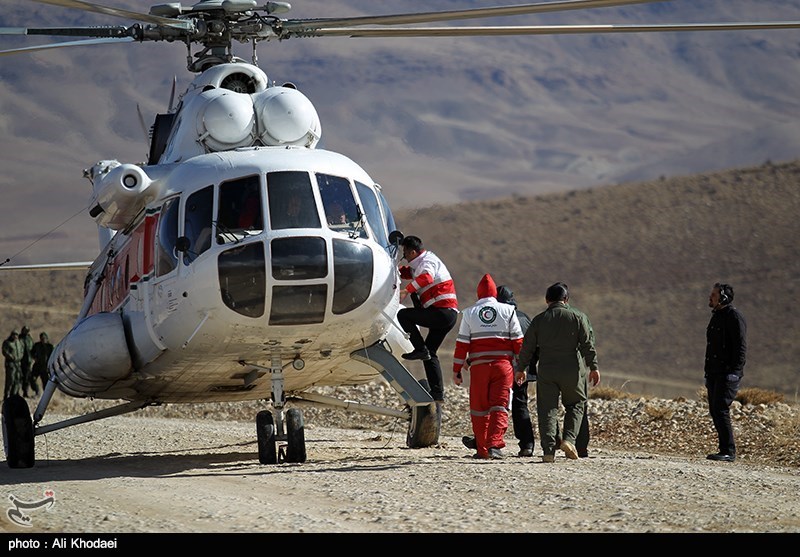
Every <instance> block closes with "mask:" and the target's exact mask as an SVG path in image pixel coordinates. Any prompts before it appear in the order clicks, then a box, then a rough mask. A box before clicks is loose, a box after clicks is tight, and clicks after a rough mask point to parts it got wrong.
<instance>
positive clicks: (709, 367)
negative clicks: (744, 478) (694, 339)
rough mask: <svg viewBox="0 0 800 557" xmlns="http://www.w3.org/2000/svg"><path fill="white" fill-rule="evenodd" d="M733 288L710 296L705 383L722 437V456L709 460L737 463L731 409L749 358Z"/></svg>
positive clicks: (717, 290)
mask: <svg viewBox="0 0 800 557" xmlns="http://www.w3.org/2000/svg"><path fill="white" fill-rule="evenodd" d="M732 303H733V287H732V286H731V285H730V284H724V283H719V282H718V283H716V284H715V285H714V286H713V287H712V288H711V294H710V295H709V296H708V307H710V308H711V320H710V321H709V323H708V327H707V328H706V359H705V380H706V391H707V393H708V412H709V414H711V419H712V420H713V421H714V428H715V429H716V430H717V436H718V437H719V452H718V453H715V454H710V455H708V456H707V457H706V458H708V459H709V460H718V461H722V462H733V461H734V460H736V443H735V442H734V439H733V427H732V426H731V414H730V406H731V403H732V402H733V400H734V399H735V398H736V394H737V393H738V392H739V383H740V382H741V380H742V375H743V374H744V364H745V357H746V355H747V324H746V323H745V320H744V317H743V316H742V314H741V313H740V312H739V310H737V309H736V308H735V307H733V305H732Z"/></svg>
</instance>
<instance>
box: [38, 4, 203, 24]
mask: <svg viewBox="0 0 800 557" xmlns="http://www.w3.org/2000/svg"><path fill="white" fill-rule="evenodd" d="M33 1H34V2H38V3H39V4H49V5H51V6H60V7H62V8H75V9H78V10H83V11H84V12H94V13H98V14H104V15H110V16H114V17H124V18H127V19H133V20H136V21H143V22H145V23H154V24H156V25H166V26H169V27H177V28H179V29H188V28H190V27H191V24H190V23H189V22H186V21H183V20H180V19H171V18H167V17H160V16H157V15H150V14H143V13H140V12H132V11H129V10H122V9H119V8H110V7H108V6H101V5H100V4H93V3H91V2H83V1H81V0H33Z"/></svg>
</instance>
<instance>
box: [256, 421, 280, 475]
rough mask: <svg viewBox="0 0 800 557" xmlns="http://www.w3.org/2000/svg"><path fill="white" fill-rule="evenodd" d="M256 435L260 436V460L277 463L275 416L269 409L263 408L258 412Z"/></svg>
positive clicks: (265, 462) (263, 462)
mask: <svg viewBox="0 0 800 557" xmlns="http://www.w3.org/2000/svg"><path fill="white" fill-rule="evenodd" d="M256 435H257V437H258V461H259V462H260V463H261V464H277V463H278V451H277V450H276V447H275V418H274V417H273V416H272V412H270V411H269V410H262V411H261V412H259V413H258V414H256Z"/></svg>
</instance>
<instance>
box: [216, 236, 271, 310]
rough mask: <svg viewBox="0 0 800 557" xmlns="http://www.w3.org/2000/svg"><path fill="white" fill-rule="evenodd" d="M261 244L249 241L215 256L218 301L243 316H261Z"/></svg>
mask: <svg viewBox="0 0 800 557" xmlns="http://www.w3.org/2000/svg"><path fill="white" fill-rule="evenodd" d="M266 283H267V277H266V263H265V261H264V245H263V244H262V243H261V242H252V243H249V244H245V245H242V246H238V247H235V248H232V249H229V250H227V251H225V252H223V253H221V254H220V256H219V286H220V294H221V295H222V301H223V302H224V303H225V305H226V306H228V307H229V308H231V309H232V310H233V311H235V312H236V313H240V314H242V315H245V316H247V317H261V316H262V315H264V297H265V296H266V292H267V287H266Z"/></svg>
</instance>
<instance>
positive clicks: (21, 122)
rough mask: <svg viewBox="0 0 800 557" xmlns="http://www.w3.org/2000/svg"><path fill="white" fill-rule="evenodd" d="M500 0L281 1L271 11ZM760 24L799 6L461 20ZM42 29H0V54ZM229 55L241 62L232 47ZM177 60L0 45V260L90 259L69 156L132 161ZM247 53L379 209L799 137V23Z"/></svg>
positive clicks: (19, 8) (701, 6) (115, 49)
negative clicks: (283, 87)
mask: <svg viewBox="0 0 800 557" xmlns="http://www.w3.org/2000/svg"><path fill="white" fill-rule="evenodd" d="M512 3H519V2H510V1H505V2H499V3H497V4H494V3H492V2H487V1H482V2H478V1H469V0H437V1H436V2H431V1H425V2H423V1H420V0H404V1H399V0H386V1H383V2H380V3H375V2H372V1H367V0H350V1H344V0H342V1H332V0H303V1H300V0H298V1H296V2H292V11H291V12H290V13H289V14H284V17H294V18H314V17H331V16H360V15H376V14H386V13H405V12H423V11H435V10H452V9H464V8H470V7H483V6H489V5H508V4H512ZM104 4H105V5H109V6H116V7H124V8H127V9H131V10H135V11H143V12H146V11H147V6H148V4H146V3H143V2H133V1H131V0H108V1H107V2H105V3H104ZM772 20H777V21H785V20H800V0H771V1H770V2H763V1H761V2H756V1H752V0H673V1H665V2H656V3H651V4H648V5H645V6H629V7H626V8H603V9H596V10H586V11H582V12H565V13H561V14H545V15H540V16H520V17H511V18H509V17H506V18H496V19H494V20H485V21H479V20H478V21H475V20H470V21H467V22H461V23H458V24H459V25H478V24H481V23H485V24H492V25H538V24H550V23H556V24H558V23H663V22H700V21H772ZM130 23H132V22H131V21H128V20H125V19H124V18H111V17H106V16H101V15H97V14H87V13H82V12H81V11H80V10H75V9H67V8H63V7H58V6H49V5H43V4H40V3H37V2H31V1H29V0H19V1H15V0H4V2H3V10H2V12H1V13H0V27H17V26H28V27H37V26H41V27H46V26H57V25H63V26H72V25H99V24H110V25H118V24H124V25H128V24H130ZM41 42H44V40H43V39H42V38H39V37H18V36H0V49H6V48H15V47H21V46H30V45H32V44H40V43H41ZM236 54H237V55H239V56H241V57H242V58H249V56H250V50H249V46H247V45H238V46H237V48H236ZM186 57H187V52H186V48H185V46H183V45H180V44H174V43H173V44H169V43H144V44H139V43H128V44H122V45H110V46H93V47H80V48H71V49H58V50H48V51H42V52H37V53H24V54H15V55H12V56H0V193H1V194H2V199H3V202H2V204H0V205H1V206H0V261H2V260H5V259H6V258H9V259H11V260H12V262H13V263H17V264H23V263H40V262H54V261H73V260H88V259H93V258H94V257H95V255H96V254H97V250H98V240H97V233H96V226H95V224H94V222H93V221H92V220H91V219H90V218H89V216H88V214H87V206H88V202H89V198H90V195H91V185H90V183H89V181H88V180H86V179H85V178H83V170H84V169H86V168H88V167H91V166H92V165H93V164H94V163H95V162H97V161H99V160H107V159H116V160H119V161H121V162H132V163H138V162H143V161H144V160H145V159H146V157H147V152H148V146H147V141H146V131H145V129H143V126H142V124H141V121H140V117H139V114H140V113H141V115H142V117H141V119H142V120H143V121H144V122H145V126H144V127H145V128H147V127H149V126H150V124H151V123H152V121H153V119H154V117H155V115H156V114H157V113H163V112H166V111H167V109H168V104H169V100H170V94H171V88H172V82H173V79H176V80H177V83H178V94H179V93H180V92H181V91H182V90H183V89H182V88H185V87H186V85H187V84H188V83H189V82H190V81H191V79H192V77H193V75H192V74H191V73H190V72H188V71H187V70H186ZM258 63H259V65H260V66H261V67H262V69H264V70H265V71H266V72H267V74H268V75H269V76H270V78H271V79H272V80H274V81H275V82H276V83H278V84H281V83H285V82H287V81H291V82H292V83H295V84H296V85H297V87H298V88H299V89H300V90H301V91H303V92H304V93H305V94H306V95H307V96H308V97H309V98H310V99H311V101H312V102H313V103H314V104H315V106H316V108H317V111H318V113H319V115H320V119H321V122H322V141H321V142H320V144H319V146H318V147H319V148H324V149H330V150H334V151H338V152H341V153H343V154H345V155H347V156H348V157H350V158H352V159H353V160H355V161H356V162H358V163H359V164H360V165H361V166H362V167H363V168H364V169H365V170H366V171H367V172H368V173H369V174H370V176H371V177H372V178H373V179H374V180H375V181H376V182H378V183H380V184H381V185H382V186H383V188H384V192H385V194H386V196H387V198H388V199H389V201H390V203H391V204H392V206H393V207H394V208H395V209H396V210H400V209H414V208H416V207H428V206H432V205H437V204H439V205H447V204H453V203H461V202H465V201H471V200H481V199H491V198H498V197H509V196H514V195H521V196H530V195H539V194H546V193H549V192H554V191H569V190H575V189H582V188H589V187H602V186H605V185H611V184H615V183H621V182H626V181H640V180H653V179H657V178H658V177H660V176H677V175H687V174H694V173H699V172H707V171H714V170H723V169H728V168H734V167H746V166H753V165H758V164H761V163H763V162H765V161H766V160H773V161H776V162H777V161H785V160H793V159H795V158H796V157H797V153H798V151H799V150H800V126H798V120H800V99H798V97H797V94H796V92H797V91H798V90H800V30H778V31H758V32H757V31H736V32H732V31H731V32H721V33H720V32H717V33H708V32H697V33H662V34H625V35H592V36H548V37H507V38H487V37H474V38H429V39H371V38H370V39H367V38H362V39H350V38H309V39H300V38H292V39H289V40H287V41H281V42H268V43H262V44H260V45H259V47H258ZM532 218H535V215H533V216H532Z"/></svg>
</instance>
